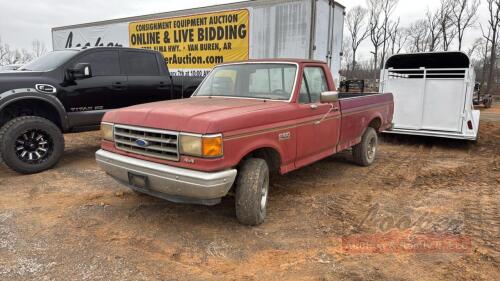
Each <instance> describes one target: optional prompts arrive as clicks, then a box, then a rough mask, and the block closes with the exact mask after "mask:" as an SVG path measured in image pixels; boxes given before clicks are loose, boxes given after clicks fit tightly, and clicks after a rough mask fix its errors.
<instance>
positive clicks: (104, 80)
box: [62, 50, 127, 127]
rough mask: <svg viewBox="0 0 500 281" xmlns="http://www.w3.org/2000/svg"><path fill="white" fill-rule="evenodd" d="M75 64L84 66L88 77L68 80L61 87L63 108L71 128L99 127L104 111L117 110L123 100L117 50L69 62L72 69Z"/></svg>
mask: <svg viewBox="0 0 500 281" xmlns="http://www.w3.org/2000/svg"><path fill="white" fill-rule="evenodd" d="M78 63H88V64H90V67H91V69H92V76H91V77H89V78H84V79H76V80H74V81H71V82H70V83H68V84H67V85H66V86H65V87H64V90H65V91H64V95H63V97H62V98H63V100H64V106H65V107H66V111H67V112H68V117H69V122H70V125H71V127H79V126H91V125H95V124H99V123H100V122H101V119H102V116H103V115H104V113H105V112H106V111H107V110H110V109H114V108H117V107H118V106H116V105H117V104H118V103H119V101H120V99H121V98H123V92H124V91H123V89H122V88H121V87H118V86H117V85H126V82H127V77H126V76H125V75H122V74H121V73H120V60H119V55H118V51H117V50H94V51H88V52H86V53H85V54H83V55H81V56H79V57H77V58H76V59H75V60H73V61H72V62H70V63H69V65H68V68H73V67H74V66H75V65H77V64H78Z"/></svg>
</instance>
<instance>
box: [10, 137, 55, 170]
mask: <svg viewBox="0 0 500 281" xmlns="http://www.w3.org/2000/svg"><path fill="white" fill-rule="evenodd" d="M15 150H16V155H17V157H18V158H19V160H21V161H23V162H24V163H28V164H40V163H42V162H44V161H45V160H47V158H49V156H50V155H51V154H52V152H53V150H54V144H53V141H52V138H51V137H50V135H49V134H48V133H47V132H45V131H43V130H39V129H30V130H28V131H26V132H24V133H22V134H21V135H20V136H19V137H18V138H17V139H16V142H15Z"/></svg>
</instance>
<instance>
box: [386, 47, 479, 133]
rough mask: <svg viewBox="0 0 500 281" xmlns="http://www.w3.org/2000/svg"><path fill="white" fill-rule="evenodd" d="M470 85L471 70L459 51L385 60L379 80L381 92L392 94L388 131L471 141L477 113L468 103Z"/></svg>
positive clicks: (395, 57)
mask: <svg viewBox="0 0 500 281" xmlns="http://www.w3.org/2000/svg"><path fill="white" fill-rule="evenodd" d="M474 84H475V72H474V68H473V67H471V65H470V60H469V58H468V56H467V55H466V54H464V53H462V52H435V53H416V54H400V55H394V56H392V57H390V58H389V59H388V60H387V62H386V64H385V67H384V69H383V70H382V72H381V78H380V91H382V92H391V93H392V94H393V95H394V121H393V123H394V124H393V128H392V129H391V130H389V131H387V133H396V134H407V135H421V136H433V137H443V138H454V139H465V140H475V139H476V138H477V134H478V129H479V117H480V112H479V110H474V106H473V103H472V99H473V92H474Z"/></svg>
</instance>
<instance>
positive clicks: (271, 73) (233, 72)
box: [195, 63, 297, 100]
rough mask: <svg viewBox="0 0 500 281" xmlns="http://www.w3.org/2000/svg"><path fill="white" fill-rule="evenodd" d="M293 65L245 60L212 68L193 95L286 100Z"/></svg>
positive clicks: (291, 81)
mask: <svg viewBox="0 0 500 281" xmlns="http://www.w3.org/2000/svg"><path fill="white" fill-rule="evenodd" d="M296 73H297V66H295V65H293V64H276V63H270V64H265V63H246V64H234V65H224V66H219V67H216V68H215V69H214V70H213V71H212V72H210V74H209V75H208V77H207V78H206V79H205V81H204V82H203V84H201V86H200V87H199V88H198V91H197V92H196V94H195V95H196V96H223V97H237V98H256V99H271V100H289V99H290V97H291V95H292V91H293V86H294V84H295V76H296Z"/></svg>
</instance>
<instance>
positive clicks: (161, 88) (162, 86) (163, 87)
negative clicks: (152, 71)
mask: <svg viewBox="0 0 500 281" xmlns="http://www.w3.org/2000/svg"><path fill="white" fill-rule="evenodd" d="M168 88H169V87H168V84H167V83H165V82H160V85H159V86H158V89H159V90H164V89H168Z"/></svg>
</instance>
